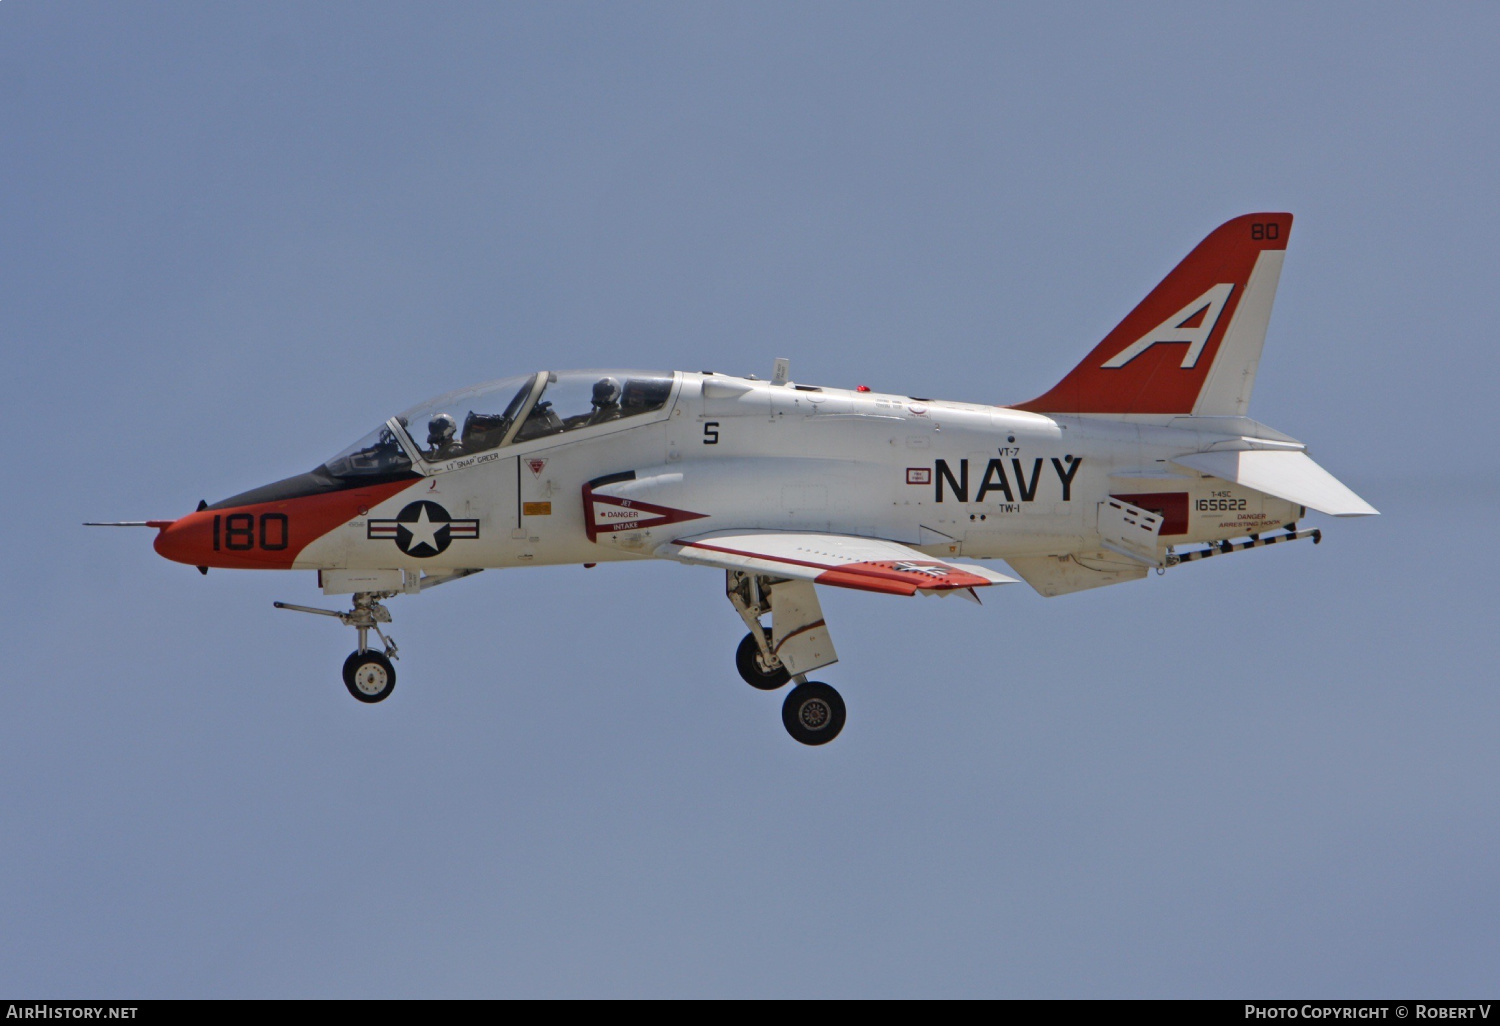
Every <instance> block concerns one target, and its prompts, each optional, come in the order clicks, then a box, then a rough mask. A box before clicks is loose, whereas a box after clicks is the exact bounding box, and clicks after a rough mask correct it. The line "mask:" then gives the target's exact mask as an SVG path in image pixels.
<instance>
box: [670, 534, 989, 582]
mask: <svg viewBox="0 0 1500 1026" xmlns="http://www.w3.org/2000/svg"><path fill="white" fill-rule="evenodd" d="M656 554H657V555H658V556H662V557H665V558H667V559H675V560H678V561H680V562H683V563H702V564H705V565H708V566H717V567H722V568H724V569H726V570H750V571H753V572H755V573H762V574H774V575H775V576H777V577H790V578H792V579H795V580H806V581H813V582H814V583H816V584H828V585H832V586H834V587H838V588H855V589H858V590H860V591H876V592H884V593H886V594H889V595H915V594H917V593H918V592H933V593H942V592H949V591H955V590H961V589H967V588H985V587H989V586H990V585H993V584H1014V583H1015V578H1014V577H1007V576H1006V575H1005V574H1000V573H996V572H995V571H993V570H990V569H989V568H987V567H982V566H976V565H974V564H972V563H949V562H946V561H944V560H941V559H935V558H933V557H932V556H928V555H924V554H923V553H921V552H918V551H917V550H916V549H913V548H910V547H908V546H906V545H902V544H900V543H898V542H893V541H885V540H883V539H880V538H858V537H854V536H852V535H843V534H810V533H807V534H804V533H793V532H789V531H713V532H710V533H708V534H701V535H697V536H695V537H690V538H679V539H677V540H675V541H672V542H668V543H667V544H666V545H663V546H661V547H660V548H659V549H657V550H656Z"/></svg>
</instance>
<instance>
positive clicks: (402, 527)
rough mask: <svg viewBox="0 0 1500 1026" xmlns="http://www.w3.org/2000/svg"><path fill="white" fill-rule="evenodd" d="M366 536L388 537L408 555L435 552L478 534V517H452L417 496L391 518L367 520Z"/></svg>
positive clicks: (436, 505) (428, 554) (433, 503)
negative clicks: (415, 499) (473, 518)
mask: <svg viewBox="0 0 1500 1026" xmlns="http://www.w3.org/2000/svg"><path fill="white" fill-rule="evenodd" d="M365 537H367V538H389V539H391V540H393V541H394V542H395V543H396V547H397V548H398V549H400V550H401V551H402V552H404V553H405V554H406V555H408V556H415V557H417V558H418V559H427V558H428V557H430V556H436V555H437V554H438V553H440V552H442V551H443V550H444V549H446V548H447V547H448V546H449V545H450V544H452V543H453V542H454V541H455V540H457V539H460V538H478V537H479V521H478V520H455V519H453V517H451V516H449V514H448V511H447V510H445V509H444V508H443V507H441V506H439V505H438V504H437V503H435V502H429V501H428V500H426V499H421V500H419V501H417V502H413V503H410V504H408V505H407V507H406V508H405V509H403V510H402V511H401V512H400V513H397V514H396V519H394V520H375V519H373V518H372V519H371V520H370V521H369V524H368V527H367V528H366V530H365Z"/></svg>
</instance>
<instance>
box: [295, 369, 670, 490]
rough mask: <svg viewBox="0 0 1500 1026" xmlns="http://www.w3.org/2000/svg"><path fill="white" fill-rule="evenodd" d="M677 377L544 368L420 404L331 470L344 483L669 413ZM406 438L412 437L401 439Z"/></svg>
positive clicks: (375, 433) (367, 438)
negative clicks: (416, 462) (416, 464)
mask: <svg viewBox="0 0 1500 1026" xmlns="http://www.w3.org/2000/svg"><path fill="white" fill-rule="evenodd" d="M672 382H673V377H672V375H671V374H661V373H643V372H639V371H562V372H559V371H542V372H540V373H538V374H527V375H523V376H519V377H513V378H501V379H500V380H498V381H490V382H486V383H485V384H482V385H475V386H473V387H471V388H461V389H459V390H458V391H456V392H449V393H447V394H446V395H441V396H438V397H437V398H436V399H433V400H430V401H428V402H425V403H422V404H420V405H418V406H413V407H412V408H411V409H409V410H407V411H406V412H404V413H401V414H399V415H398V416H396V417H395V418H394V420H395V425H399V427H400V431H399V432H398V431H397V430H396V426H395V425H393V424H392V423H391V422H389V421H388V422H387V423H386V424H384V425H382V426H381V427H379V428H377V429H375V430H374V431H372V432H370V433H369V434H368V435H366V436H365V437H364V438H361V439H360V440H359V441H358V442H355V443H354V444H353V445H351V446H350V447H349V448H347V449H345V450H344V451H343V452H341V453H339V454H338V455H337V456H335V457H334V458H333V459H331V460H329V461H328V462H327V463H325V464H324V465H323V468H324V469H325V470H326V471H327V472H328V473H329V474H331V475H333V476H334V477H336V478H339V479H342V480H349V479H356V480H372V479H388V478H391V477H394V476H401V475H404V474H408V473H411V472H412V470H413V465H414V460H420V461H422V462H424V463H426V464H428V465H434V466H437V467H438V469H441V466H440V465H441V464H443V463H445V462H446V461H448V460H453V459H459V458H462V457H465V456H472V455H474V454H476V453H482V452H488V451H490V450H492V449H498V448H500V447H501V446H506V445H518V444H521V443H524V442H532V441H535V440H537V439H539V438H545V437H547V436H548V435H555V434H561V433H562V432H565V431H577V430H580V429H584V428H593V427H599V426H601V425H605V424H610V423H613V422H615V421H619V420H624V419H626V418H629V417H636V416H640V415H642V414H646V413H652V412H655V411H658V410H661V409H662V408H664V407H665V406H666V403H667V399H668V398H669V397H670V396H671V393H672ZM402 435H404V436H405V437H404V438H403V437H401V436H402Z"/></svg>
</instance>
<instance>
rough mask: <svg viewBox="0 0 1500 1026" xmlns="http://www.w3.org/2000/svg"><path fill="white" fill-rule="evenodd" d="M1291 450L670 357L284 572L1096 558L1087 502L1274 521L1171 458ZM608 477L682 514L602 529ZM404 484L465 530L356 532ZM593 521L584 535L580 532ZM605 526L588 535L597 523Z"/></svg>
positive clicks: (1254, 434)
mask: <svg viewBox="0 0 1500 1026" xmlns="http://www.w3.org/2000/svg"><path fill="white" fill-rule="evenodd" d="M1247 446H1256V447H1260V446H1267V447H1286V448H1298V449H1300V448H1301V447H1300V446H1297V445H1296V444H1295V443H1293V442H1291V441H1290V440H1289V439H1287V438H1286V437H1285V436H1283V435H1279V434H1277V433H1275V432H1272V431H1270V430H1269V429H1266V428H1264V427H1262V426H1261V425H1257V424H1255V423H1254V422H1253V421H1248V420H1245V419H1243V418H1233V417H1219V418H1207V417H1170V416H1160V417H1140V416H1137V417H1132V418H1128V419H1111V418H1108V417H1102V416H1050V417H1049V416H1043V415H1039V414H1035V413H1026V412H1022V411H1019V410H1014V409H1009V408H1005V407H996V406H981V405H974V404H967V403H956V402H943V401H933V400H916V399H912V398H909V397H906V396H896V395H882V394H878V393H873V392H857V391H849V390H844V389H832V388H822V389H818V388H811V387H809V386H798V385H792V384H786V385H773V384H771V383H769V382H764V381H755V380H748V379H742V378H733V377H726V376H723V375H718V374H697V373H687V372H682V373H679V374H677V375H676V383H675V385H674V388H673V392H672V396H671V399H670V400H669V401H668V402H667V404H666V405H665V406H664V407H663V408H662V409H661V410H660V411H658V412H656V413H653V414H650V415H646V416H641V417H636V418H631V419H628V420H621V421H616V422H614V423H609V424H600V425H598V426H595V427H588V428H584V429H582V430H578V431H571V432H568V433H567V434H561V435H553V436H550V437H547V438H541V439H537V440H535V441H533V442H529V443H522V444H516V445H511V446H508V447H505V448H502V449H499V450H496V451H495V452H493V453H491V454H488V455H487V456H486V459H485V461H483V462H478V461H469V462H468V465H463V466H458V467H456V468H454V469H447V468H435V467H430V466H426V465H421V466H419V467H418V469H419V472H421V473H422V474H423V475H424V476H423V477H422V479H421V480H418V481H414V482H413V483H412V484H411V486H410V487H408V488H405V489H404V490H402V491H400V492H398V493H396V494H395V495H392V496H390V497H389V498H387V499H385V500H384V501H382V502H381V503H380V504H379V505H378V506H376V507H374V508H371V509H369V511H368V513H367V514H363V515H361V516H359V517H357V518H355V519H353V520H351V521H349V522H348V523H346V524H344V525H343V526H341V527H339V528H336V529H334V530H332V531H330V532H329V533H328V534H326V535H324V536H322V537H321V538H319V539H318V540H317V541H315V542H313V543H312V544H311V545H309V546H308V547H307V548H306V549H305V550H303V551H302V552H301V554H300V555H299V556H298V558H297V560H296V562H295V564H294V567H296V568H305V569H338V568H347V569H356V570H360V569H398V568H399V569H404V570H408V571H427V572H428V573H429V574H437V573H443V572H446V571H449V570H454V569H467V568H488V567H511V566H525V565H550V564H561V563H594V562H602V561H605V560H620V559H632V558H641V557H651V556H652V555H653V554H654V553H655V550H656V548H657V547H658V546H660V545H663V544H666V543H668V542H671V541H673V540H674V537H676V536H679V535H682V534H684V533H701V532H705V531H717V530H723V529H731V528H732V529H762V530H778V531H806V532H829V533H834V534H843V535H855V536H861V537H869V538H881V539H889V540H892V541H897V542H901V543H903V544H906V545H910V546H912V547H914V548H918V549H920V550H922V551H924V552H927V553H930V554H933V555H943V556H950V555H962V556H967V557H970V558H978V559H997V558H998V559H1009V558H1014V557H1023V558H1024V557H1032V556H1049V555H1050V556H1057V555H1064V554H1072V555H1075V556H1081V555H1087V554H1093V553H1100V554H1101V555H1103V557H1104V558H1109V559H1112V558H1115V557H1113V556H1107V555H1104V554H1103V553H1102V548H1103V547H1102V545H1101V535H1100V530H1099V523H1100V519H1099V518H1100V504H1101V503H1103V502H1105V501H1106V500H1107V499H1108V497H1109V496H1127V497H1130V501H1131V502H1132V503H1133V504H1134V505H1136V506H1144V507H1148V508H1149V507H1151V506H1152V505H1153V502H1152V501H1151V497H1155V498H1156V499H1159V500H1160V501H1158V502H1156V503H1155V505H1156V506H1157V507H1158V508H1160V509H1161V510H1162V511H1163V515H1164V517H1165V523H1164V524H1163V525H1162V528H1161V532H1160V536H1159V539H1158V541H1157V543H1156V545H1157V548H1158V549H1159V550H1165V548H1166V547H1168V546H1171V545H1176V544H1181V543H1185V542H1205V541H1211V540H1219V539H1225V538H1232V537H1238V536H1243V535H1247V534H1252V533H1258V532H1262V531H1266V530H1269V529H1271V528H1274V527H1278V526H1281V525H1284V524H1286V523H1289V522H1292V521H1295V520H1296V519H1298V517H1299V516H1300V515H1301V513H1302V510H1301V508H1300V507H1299V506H1297V505H1296V504H1294V503H1291V502H1288V501H1285V500H1283V499H1278V498H1273V497H1271V496H1269V495H1265V494H1263V493H1261V492H1257V491H1253V490H1251V489H1249V488H1246V487H1243V486H1241V485H1237V484H1234V483H1232V482H1229V481H1225V480H1222V479H1220V478H1216V477H1209V476H1207V475H1205V474H1201V473H1198V472H1196V471H1192V470H1189V469H1186V468H1183V467H1181V466H1175V465H1173V464H1172V463H1171V462H1170V461H1171V460H1172V459H1173V458H1174V457H1177V456H1181V455H1184V454H1189V453H1201V452H1205V451H1212V450H1213V449H1215V448H1216V447H1223V448H1226V449H1236V448H1241V449H1242V448H1245V447H1247ZM630 471H633V472H634V473H635V478H634V480H631V481H629V482H626V483H623V484H619V485H617V486H615V487H613V488H611V492H612V494H613V495H615V496H623V497H624V498H623V500H622V501H625V502H626V503H627V504H628V503H629V502H631V501H638V502H640V503H643V504H650V505H652V506H656V507H666V508H671V509H673V510H680V511H687V512H689V513H691V514H695V515H696V516H695V517H693V519H691V521H690V522H687V523H675V522H674V523H665V524H662V523H658V524H656V525H654V526H653V525H650V524H649V523H648V524H647V526H643V527H641V528H638V529H621V530H610V529H609V528H610V527H617V526H619V525H610V524H607V523H605V522H604V521H602V520H596V522H595V523H593V524H592V525H591V524H590V522H589V520H590V518H602V517H606V516H608V515H616V516H618V515H622V514H620V513H619V511H618V509H615V510H614V511H613V512H612V513H611V512H609V511H600V510H599V509H598V508H596V507H590V506H588V505H586V503H585V495H584V492H585V486H586V485H587V484H588V483H589V482H590V481H596V480H597V479H599V478H601V477H606V476H609V475H618V474H622V473H624V472H630ZM418 499H425V500H430V501H432V502H435V503H437V504H439V505H440V506H442V507H443V508H444V509H445V510H446V511H447V512H448V514H449V515H451V517H452V518H454V520H460V519H463V520H472V521H475V522H476V527H475V529H474V531H473V533H474V535H475V536H474V537H464V538H462V539H458V538H457V536H455V540H454V541H453V542H452V543H451V544H449V545H448V546H447V547H446V548H445V550H444V551H442V552H441V553H438V554H436V555H433V556H430V557H428V558H414V557H411V556H408V555H404V554H403V553H402V552H401V551H399V550H398V548H397V547H396V545H394V544H393V543H392V542H391V541H389V540H386V539H383V538H379V537H371V534H372V533H373V532H372V531H371V530H370V526H369V521H370V520H378V519H380V518H390V517H393V516H394V515H395V512H396V511H398V510H401V509H403V508H404V507H407V506H408V504H410V503H412V502H413V501H415V500H418ZM591 526H592V527H594V528H595V531H594V532H592V533H594V535H595V539H594V540H591V538H590V534H591V531H590V529H589V528H590V527H591ZM601 531H602V533H601Z"/></svg>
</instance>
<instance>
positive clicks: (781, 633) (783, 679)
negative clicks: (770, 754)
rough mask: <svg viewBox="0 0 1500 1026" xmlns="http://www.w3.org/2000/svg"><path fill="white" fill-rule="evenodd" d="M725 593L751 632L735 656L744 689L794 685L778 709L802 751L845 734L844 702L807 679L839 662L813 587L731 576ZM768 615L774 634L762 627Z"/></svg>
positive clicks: (734, 573) (753, 576)
mask: <svg viewBox="0 0 1500 1026" xmlns="http://www.w3.org/2000/svg"><path fill="white" fill-rule="evenodd" d="M725 590H726V591H727V593H728V595H729V601H730V602H731V603H732V604H733V605H734V608H735V611H736V612H737V613H739V614H740V618H741V619H742V620H744V621H745V626H747V627H749V628H750V633H749V634H746V635H745V637H744V638H743V639H742V640H741V641H740V646H739V648H738V649H737V650H736V651H735V653H734V665H735V668H736V669H738V670H739V671H740V676H741V677H743V678H744V680H745V683H746V684H749V685H750V686H751V687H752V688H756V689H757V690H760V691H776V690H778V689H780V688H782V687H785V686H786V685H787V684H788V683H790V682H793V681H795V682H796V687H794V688H792V690H791V691H789V692H787V696H786V699H785V700H784V701H783V702H782V703H781V723H782V725H783V726H784V727H786V732H787V733H788V734H790V735H792V737H793V739H794V740H797V741H800V742H801V743H802V744H804V745H826V744H827V743H828V742H830V741H832V740H833V739H834V738H836V737H838V736H839V731H841V730H843V729H844V719H845V715H846V713H845V709H844V699H843V698H842V697H841V696H840V695H839V693H838V692H837V691H835V690H834V689H833V688H832V687H830V686H829V685H827V684H824V683H822V682H821V681H815V680H808V679H807V673H808V672H811V671H812V670H816V669H819V668H820V667H823V666H827V665H829V664H830V663H832V662H834V661H835V659H836V658H837V657H836V656H835V655H834V652H833V644H832V642H831V641H830V640H829V639H828V634H827V627H826V625H825V624H824V623H823V613H822V610H821V609H820V608H819V607H818V600H817V596H816V594H815V593H814V592H813V587H812V584H811V583H810V582H807V581H789V580H786V579H784V578H777V577H767V576H764V575H759V574H748V573H743V572H740V571H736V570H731V571H729V572H728V580H727V582H726V586H725ZM766 613H771V614H772V618H773V621H775V629H774V630H771V631H768V630H766V628H765V627H763V626H762V625H761V622H760V618H761V617H762V616H764V615H765V614H766ZM798 671H806V672H798Z"/></svg>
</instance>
